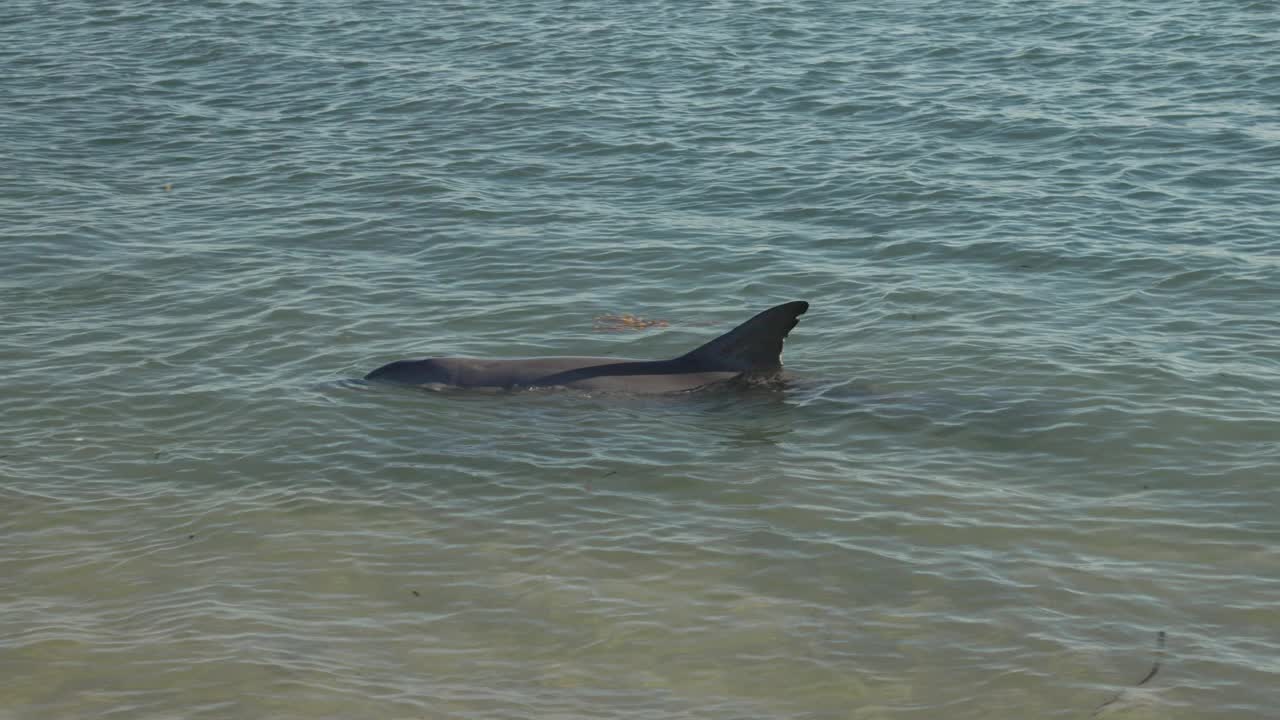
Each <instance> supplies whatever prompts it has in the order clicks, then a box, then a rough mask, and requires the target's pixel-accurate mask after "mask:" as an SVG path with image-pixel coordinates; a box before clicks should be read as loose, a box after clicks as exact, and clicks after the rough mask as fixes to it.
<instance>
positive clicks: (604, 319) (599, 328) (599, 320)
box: [594, 313, 671, 332]
mask: <svg viewBox="0 0 1280 720" xmlns="http://www.w3.org/2000/svg"><path fill="white" fill-rule="evenodd" d="M670 326H671V322H670V321H669V320H651V319H649V318H642V317H639V316H637V315H631V314H630V313H627V314H624V315H598V316H596V322H595V328H594V329H595V331H596V332H625V331H627V330H648V329H649V328H655V327H670Z"/></svg>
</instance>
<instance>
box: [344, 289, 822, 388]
mask: <svg viewBox="0 0 1280 720" xmlns="http://www.w3.org/2000/svg"><path fill="white" fill-rule="evenodd" d="M808 309H809V303H807V302H803V301H797V302H789V303H786V304H784V305H779V306H777V307H774V308H770V309H768V310H765V311H764V312H762V313H760V314H759V315H756V316H755V317H753V318H751V319H750V320H748V321H746V322H744V323H742V324H741V325H739V326H738V327H736V328H734V329H732V330H730V331H729V332H727V333H725V334H724V335H721V336H720V337H718V338H716V339H714V340H712V341H711V342H709V343H707V344H705V345H702V346H701V347H698V348H697V349H695V350H693V351H691V352H688V353H685V354H684V355H681V356H679V357H676V358H672V359H670V360H620V359H618V358H609V357H546V358H513V359H493V360H485V359H479V358H462V357H442V358H424V359H421V360H397V361H396V362H393V363H389V364H387V365H383V366H382V367H380V368H378V369H377V370H374V371H373V372H371V373H369V374H368V375H366V376H365V379H366V380H377V381H383V382H394V383H401V384H405V385H424V386H431V387H463V388H490V389H500V390H515V389H523V388H544V387H569V388H576V389H580V390H592V391H605V392H627V393H646V394H648V393H672V392H684V391H688V390H696V389H698V388H701V387H706V386H707V385H713V384H715V383H721V382H726V381H729V380H736V379H740V378H745V379H752V380H755V379H768V378H770V377H774V376H777V375H778V374H779V373H780V372H781V371H782V341H783V338H785V337H786V336H787V333H789V332H791V328H793V327H795V326H796V323H798V322H799V321H800V316H801V315H803V314H804V313H805V311H806V310H808Z"/></svg>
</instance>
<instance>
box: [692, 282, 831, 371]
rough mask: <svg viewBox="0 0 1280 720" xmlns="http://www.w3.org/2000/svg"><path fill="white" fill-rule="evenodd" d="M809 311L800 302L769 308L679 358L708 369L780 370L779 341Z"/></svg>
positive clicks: (780, 346)
mask: <svg viewBox="0 0 1280 720" xmlns="http://www.w3.org/2000/svg"><path fill="white" fill-rule="evenodd" d="M808 309H809V303H807V302H804V301H803V300H797V301H796V302H789V303H785V304H783V305H778V306H777V307H772V308H769V309H768V310H765V311H764V312H762V313H760V314H759V315H756V316H755V317H753V318H751V319H750V320H748V321H746V322H744V323H742V324H741V325H739V326H738V327H736V328H734V329H732V330H730V331H729V332H727V333H725V334H723V335H721V336H720V337H718V338H716V339H715V340H712V341H711V342H709V343H707V344H706V345H703V346H702V347H699V348H698V349H696V350H694V351H693V352H690V353H687V354H685V355H683V356H681V357H680V358H679V359H681V360H686V361H689V362H694V363H697V364H698V365H699V366H701V367H703V368H706V369H708V370H734V371H738V372H770V371H776V370H778V369H780V368H781V367H782V339H783V338H785V337H786V336H787V333H789V332H791V328H793V327H795V326H796V323H798V322H800V316H801V315H803V314H805V311H807V310H808Z"/></svg>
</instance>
